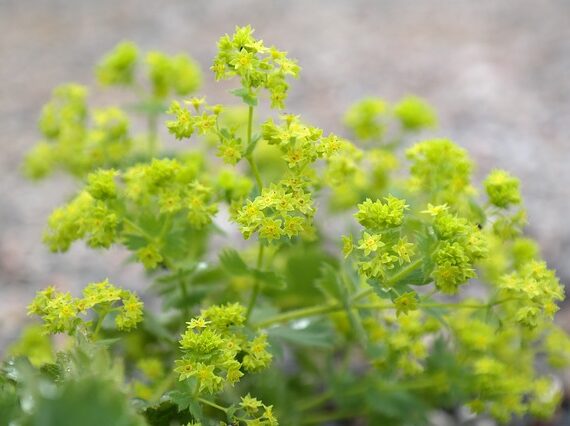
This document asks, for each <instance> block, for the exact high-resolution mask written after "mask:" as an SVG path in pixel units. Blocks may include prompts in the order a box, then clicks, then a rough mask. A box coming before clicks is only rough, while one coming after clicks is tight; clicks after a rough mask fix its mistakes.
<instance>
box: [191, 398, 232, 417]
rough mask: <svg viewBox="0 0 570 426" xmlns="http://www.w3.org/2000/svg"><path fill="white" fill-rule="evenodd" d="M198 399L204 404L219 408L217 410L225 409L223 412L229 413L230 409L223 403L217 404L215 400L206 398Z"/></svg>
mask: <svg viewBox="0 0 570 426" xmlns="http://www.w3.org/2000/svg"><path fill="white" fill-rule="evenodd" d="M198 401H200V402H201V403H202V404H206V405H209V406H210V407H213V408H215V409H217V410H220V411H223V412H224V413H226V414H227V413H228V409H227V408H225V407H222V406H221V405H218V404H216V403H215V402H213V401H208V400H207V399H205V398H198Z"/></svg>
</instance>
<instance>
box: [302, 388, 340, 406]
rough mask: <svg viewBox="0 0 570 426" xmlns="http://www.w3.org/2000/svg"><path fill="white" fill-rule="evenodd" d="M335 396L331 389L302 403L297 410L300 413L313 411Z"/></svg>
mask: <svg viewBox="0 0 570 426" xmlns="http://www.w3.org/2000/svg"><path fill="white" fill-rule="evenodd" d="M333 395H334V394H333V391H332V390H330V389H329V390H327V391H325V392H323V393H321V394H319V395H317V396H315V397H312V398H309V399H307V400H305V401H304V402H300V403H299V404H298V406H297V408H298V409H299V410H300V411H309V410H312V409H313V408H315V407H318V406H319V405H321V404H323V403H325V402H327V401H328V400H329V399H331V398H332V396H333Z"/></svg>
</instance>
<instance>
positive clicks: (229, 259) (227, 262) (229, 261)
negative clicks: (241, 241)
mask: <svg viewBox="0 0 570 426" xmlns="http://www.w3.org/2000/svg"><path fill="white" fill-rule="evenodd" d="M220 263H221V264H222V266H223V267H224V269H225V270H226V271H228V272H229V273H230V274H232V275H237V276H243V275H249V274H251V270H250V269H249V267H248V266H247V265H246V263H245V262H244V261H243V259H242V258H241V256H240V255H239V253H238V252H237V251H236V250H234V249H225V250H223V251H222V252H221V253H220Z"/></svg>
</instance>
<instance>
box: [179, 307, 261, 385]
mask: <svg viewBox="0 0 570 426" xmlns="http://www.w3.org/2000/svg"><path fill="white" fill-rule="evenodd" d="M245 311H246V310H245V308H244V307H243V306H241V305H239V304H237V303H235V304H227V305H221V306H212V307H210V308H208V309H205V310H202V312H201V314H200V316H197V317H195V318H192V320H190V322H188V323H187V324H188V328H187V330H186V332H185V333H184V334H183V335H182V336H181V339H180V347H181V349H182V352H183V355H182V358H181V359H178V360H176V368H175V371H176V372H177V373H178V374H179V375H180V380H186V379H189V378H194V379H195V380H197V384H198V385H197V386H198V391H199V392H207V393H217V392H220V391H221V390H222V389H223V387H224V385H225V384H226V383H228V384H231V385H233V384H235V383H237V382H238V381H239V380H240V378H241V377H242V376H243V375H244V373H247V372H255V371H258V370H261V369H263V368H266V367H267V366H268V365H269V364H270V362H271V354H270V353H269V352H268V351H267V336H266V335H265V334H258V335H256V336H255V337H253V338H251V339H250V338H248V335H247V334H246V332H245V328H244V324H245Z"/></svg>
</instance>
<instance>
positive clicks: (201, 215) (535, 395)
mask: <svg viewBox="0 0 570 426" xmlns="http://www.w3.org/2000/svg"><path fill="white" fill-rule="evenodd" d="M140 55H141V53H140V51H139V49H138V48H137V47H136V46H135V45H134V44H132V43H128V42H125V43H121V44H120V45H118V46H117V47H116V48H115V49H114V50H113V51H112V52H111V53H109V54H108V55H106V56H105V57H104V58H103V60H102V61H101V63H100V64H99V65H98V66H97V69H96V75H97V79H98V81H99V82H100V83H101V84H102V85H104V86H119V87H122V88H126V89H127V90H133V91H134V92H135V93H137V96H138V97H139V100H138V101H137V103H136V104H135V105H134V106H133V105H131V106H130V108H129V109H128V110H123V109H120V108H118V107H111V108H107V109H99V110H94V111H93V112H92V111H91V110H90V108H89V107H88V104H87V90H86V88H84V87H81V86H78V85H75V84H70V85H64V86H61V87H60V88H58V89H56V90H55V91H54V96H53V99H52V100H51V101H50V102H49V103H48V104H47V105H46V106H45V107H44V109H43V112H42V114H41V118H40V130H41V132H42V134H43V137H44V141H42V142H40V143H39V144H38V145H37V146H36V147H35V148H34V149H33V150H32V152H31V153H30V154H29V155H28V157H27V158H26V160H25V166H24V169H25V172H26V173H27V174H28V175H29V176H30V177H32V178H37V179H39V178H44V177H46V176H47V175H49V174H50V173H52V172H54V171H56V170H62V171H64V172H67V173H69V174H71V175H72V176H73V177H74V178H76V180H77V182H78V186H79V187H80V189H79V190H78V192H77V194H76V195H75V196H74V197H73V198H71V200H70V201H69V202H68V203H66V204H65V205H63V206H61V207H59V208H57V209H56V210H55V211H54V212H53V213H52V214H51V216H50V217H49V219H48V223H47V228H46V232H45V234H44V241H45V243H46V244H47V246H48V247H49V248H50V249H51V250H52V251H56V252H65V251H67V250H68V249H69V248H70V247H71V246H72V245H73V244H75V243H77V242H78V241H83V242H84V243H85V244H87V245H88V246H89V247H91V248H94V249H107V248H109V247H111V246H113V245H116V246H121V247H123V248H124V249H125V250H127V251H128V252H130V253H131V254H132V260H133V261H134V262H138V263H140V264H142V265H143V266H144V268H145V269H146V271H147V273H148V275H149V277H150V278H151V279H152V280H153V284H152V286H151V287H150V289H149V293H150V294H154V295H155V296H158V297H159V298H160V300H161V301H162V309H160V310H159V311H158V312H155V311H154V310H151V309H146V310H143V305H142V302H141V300H140V299H139V297H138V296H137V295H136V294H135V293H134V292H131V291H128V290H122V289H120V288H118V287H116V286H114V285H112V284H110V283H109V282H108V281H106V280H105V281H101V282H99V283H92V284H89V285H88V286H87V287H86V288H85V289H84V290H83V294H82V297H73V296H72V295H71V294H70V293H64V292H60V291H58V290H56V289H55V288H54V287H48V288H47V289H45V290H42V291H40V292H39V293H38V294H37V296H36V298H35V299H34V300H33V301H32V303H31V304H30V306H29V313H30V314H32V315H35V316H39V317H40V319H41V321H42V324H43V325H42V326H41V328H38V326H37V325H32V326H30V328H28V329H27V330H26V331H25V332H24V333H23V335H22V338H21V340H20V341H18V342H15V343H14V344H13V345H12V346H11V348H10V349H9V351H8V357H7V359H6V361H5V362H4V364H3V367H2V370H1V372H0V424H10V425H40V424H41V425H67V424H70V425H71V424H92V423H93V421H97V422H98V423H93V424H117V425H123V424H124V425H139V424H140V425H142V424H148V425H176V424H184V425H197V424H201V425H214V424H245V425H277V424H278V421H279V423H281V424H291V425H297V424H324V423H327V422H334V421H335V420H343V419H360V422H361V423H363V424H382V425H416V426H417V425H422V424H428V417H429V414H430V412H431V411H433V410H440V409H445V410H452V409H457V408H460V407H467V408H468V410H470V411H471V412H472V413H474V415H482V416H492V417H494V418H495V419H497V420H499V421H501V422H508V421H509V420H510V419H511V418H512V417H513V416H522V415H527V414H530V415H533V416H537V417H543V418H547V417H550V416H552V415H553V414H554V412H555V410H556V408H557V406H558V404H559V402H560V398H561V390H560V389H559V388H558V387H557V385H556V383H555V381H554V380H553V378H552V376H551V373H550V370H548V369H547V365H545V363H547V364H548V366H549V367H550V368H552V369H559V368H563V367H566V366H567V365H568V363H570V355H569V354H570V351H569V348H570V339H568V336H567V335H566V334H565V332H564V331H563V330H562V329H560V328H559V327H557V326H556V325H555V324H554V323H553V316H554V314H555V313H556V311H557V309H558V305H557V304H558V303H559V302H560V301H562V300H563V298H564V292H563V287H562V286H561V284H560V283H559V281H558V279H557V277H556V274H555V272H554V271H552V270H550V269H548V267H547V265H546V263H545V262H544V261H542V260H541V259H540V256H539V253H538V248H537V245H536V244H535V243H534V242H533V241H532V240H531V239H529V238H527V237H524V236H523V228H524V223H525V212H524V207H523V203H522V198H521V194H520V189H519V181H518V180H517V179H516V178H515V177H513V176H511V175H510V174H509V173H508V172H506V171H503V170H495V171H493V172H491V174H490V175H489V176H488V177H487V178H486V179H485V181H484V183H483V187H484V192H483V194H480V192H479V191H478V190H477V188H476V186H475V185H474V184H473V181H472V172H473V169H474V164H473V162H472V160H471V159H470V158H469V156H468V154H467V152H466V151H465V150H464V149H462V148H460V147H459V146H458V145H456V144H455V143H453V142H452V141H450V140H447V139H428V140H424V141H422V142H419V143H416V144H414V145H412V146H407V145H408V143H409V141H410V139H411V138H417V137H418V136H417V135H418V132H425V131H428V130H430V129H432V128H433V127H434V126H435V125H436V123H437V118H436V115H435V112H434V111H433V109H432V108H431V107H430V106H429V105H428V104H427V103H426V102H425V101H424V100H421V99H419V98H417V97H413V96H407V97H405V98H403V99H402V100H400V101H398V102H397V103H395V104H394V105H393V106H392V105H390V104H389V103H388V102H387V101H385V100H382V99H378V98H366V99H364V100H362V101H360V102H357V103H356V104H354V105H353V106H351V107H350V108H349V109H348V112H347V114H346V117H345V120H344V121H345V124H346V125H347V127H348V129H349V131H350V132H351V133H352V135H353V136H354V139H355V142H351V141H349V140H348V139H346V138H344V137H341V136H338V135H334V134H325V132H324V131H323V130H321V129H320V128H318V127H315V126H313V125H311V124H309V123H306V122H305V121H304V120H302V118H301V117H299V116H297V115H293V114H284V113H283V112H282V110H283V109H284V107H285V102H286V100H287V94H288V89H289V81H290V78H291V77H298V75H299V72H300V68H299V66H298V65H297V63H296V61H294V60H292V59H290V58H289V57H288V55H287V53H286V52H283V51H280V50H278V49H277V48H275V47H267V46H266V45H265V44H264V43H263V42H262V41H261V40H258V39H256V38H254V36H253V29H252V28H251V27H249V26H247V27H238V28H236V31H235V33H234V34H233V35H225V36H223V37H222V38H221V39H220V40H219V42H218V53H217V55H216V57H215V59H214V62H213V65H212V68H211V69H212V71H213V72H214V74H215V76H216V79H217V80H230V81H231V82H234V83H235V85H236V86H237V88H236V89H233V90H232V93H233V94H234V95H235V96H236V97H237V98H238V99H239V100H240V101H241V102H242V103H243V105H244V106H243V107H242V108H241V109H240V108H236V107H233V106H230V105H218V104H210V103H208V102H207V101H206V99H205V98H199V97H190V98H188V99H186V100H180V99H179V100H172V101H171V102H170V105H169V106H168V107H167V100H168V99H169V98H170V97H171V96H176V97H178V96H187V95H189V94H190V93H192V92H194V91H195V90H196V89H197V88H198V86H199V84H200V81H201V74H200V71H199V69H198V67H197V65H196V64H195V62H194V61H193V60H192V59H190V58H189V57H187V56H185V55H175V56H167V55H165V54H162V53H159V52H150V53H148V54H147V55H146V60H145V61H143V64H144V67H145V71H144V74H145V75H146V76H147V82H146V85H144V84H141V83H139V82H138V81H139V79H140V77H141V75H140V65H141V64H140V62H141V61H140V59H139V57H140ZM265 98H268V99H269V104H270V108H271V109H272V110H275V111H276V112H277V113H276V114H274V115H273V116H271V117H270V118H268V119H266V120H265V121H263V122H261V123H259V122H258V121H257V120H256V118H257V117H258V116H259V115H260V114H259V112H258V113H257V114H256V111H259V109H258V108H260V105H261V104H262V102H263V99H265ZM164 113H167V114H168V119H167V121H166V123H165V130H168V132H169V133H170V134H171V135H172V136H173V138H174V139H177V140H182V141H183V144H184V145H183V146H184V147H185V148H186V147H192V149H193V151H189V150H188V149H184V150H178V151H166V150H165V149H164V148H162V147H161V146H159V142H160V141H159V137H158V133H157V124H158V119H159V118H160V116H161V115H162V114H164ZM141 115H142V116H143V117H144V118H146V120H147V125H148V131H147V134H146V135H144V136H143V137H133V136H131V124H130V123H131V120H134V122H136V119H137V118H140V116H141ZM188 139H191V141H190V142H188V141H187V140H188ZM402 150H405V156H402V155H401V151H402ZM402 157H405V158H402ZM406 161H407V162H406ZM403 165H407V168H408V169H409V173H408V174H406V173H405V168H403V167H402V166H403ZM347 213H348V214H349V215H350V214H352V215H353V218H350V219H349V220H348V224H347V223H346V222H347V220H346V217H347ZM228 220H229V224H228V223H227V222H228ZM222 229H233V230H235V231H236V234H237V235H240V234H241V236H242V237H243V241H240V242H237V241H235V240H236V238H234V237H232V236H231V235H226V234H225V233H224V232H222ZM239 239H240V240H241V238H239ZM101 273H102V274H103V275H104V271H102V272H101ZM143 291H144V289H142V288H139V289H137V292H143ZM57 334H60V335H63V336H65V337H62V338H60V339H53V338H52V337H51V336H53V335H57ZM93 419H98V420H93ZM278 419H279V420H278Z"/></svg>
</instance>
